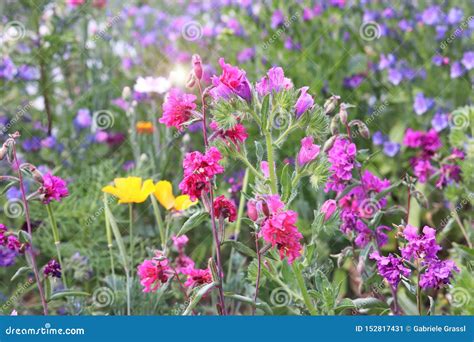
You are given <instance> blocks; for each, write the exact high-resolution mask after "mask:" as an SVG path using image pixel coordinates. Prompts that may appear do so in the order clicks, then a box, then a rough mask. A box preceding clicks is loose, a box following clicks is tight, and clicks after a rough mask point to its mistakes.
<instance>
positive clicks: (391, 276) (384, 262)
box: [370, 252, 411, 289]
mask: <svg viewBox="0 0 474 342" xmlns="http://www.w3.org/2000/svg"><path fill="white" fill-rule="evenodd" d="M370 258H371V259H375V260H376V261H377V269H378V271H379V274H380V275H381V276H382V277H384V278H385V279H386V280H387V282H388V283H389V284H390V285H391V286H392V288H394V289H396V288H397V286H398V283H399V282H400V281H401V280H402V278H403V277H408V276H409V275H410V273H411V271H410V269H409V268H406V267H405V266H404V265H403V261H402V259H401V258H397V257H395V256H393V255H392V254H389V255H388V256H386V257H385V256H381V255H380V254H379V253H378V252H373V253H372V254H370Z"/></svg>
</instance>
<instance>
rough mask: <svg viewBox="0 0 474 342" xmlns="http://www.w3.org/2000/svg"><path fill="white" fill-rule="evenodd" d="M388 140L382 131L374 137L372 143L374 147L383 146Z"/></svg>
mask: <svg viewBox="0 0 474 342" xmlns="http://www.w3.org/2000/svg"><path fill="white" fill-rule="evenodd" d="M386 140H387V138H386V137H385V136H384V135H383V133H382V132H380V131H377V132H375V133H374V134H373V135H372V142H373V143H374V145H377V146H378V145H382V144H383V143H384V142H385V141H386Z"/></svg>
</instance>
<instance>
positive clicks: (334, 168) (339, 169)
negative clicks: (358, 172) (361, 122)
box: [324, 138, 357, 192]
mask: <svg viewBox="0 0 474 342" xmlns="http://www.w3.org/2000/svg"><path fill="white" fill-rule="evenodd" d="M356 152H357V149H356V146H355V144H353V143H351V142H350V141H349V140H347V139H344V138H338V139H336V141H335V142H334V145H333V146H332V147H331V149H330V150H329V151H328V160H329V162H330V163H331V166H330V168H329V170H330V171H331V175H330V176H329V181H328V182H327V183H326V187H325V189H324V191H325V192H329V191H331V190H333V191H336V192H339V191H342V190H343V189H344V187H345V184H346V183H347V181H349V180H351V179H352V169H353V168H354V161H355V155H356Z"/></svg>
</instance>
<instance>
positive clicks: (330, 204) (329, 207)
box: [321, 199, 337, 221]
mask: <svg viewBox="0 0 474 342" xmlns="http://www.w3.org/2000/svg"><path fill="white" fill-rule="evenodd" d="M336 209H337V203H336V201H335V200H332V199H331V200H327V201H326V202H324V203H323V205H322V206H321V212H322V213H324V220H325V221H327V220H329V218H330V217H331V216H332V214H334V212H335V211H336Z"/></svg>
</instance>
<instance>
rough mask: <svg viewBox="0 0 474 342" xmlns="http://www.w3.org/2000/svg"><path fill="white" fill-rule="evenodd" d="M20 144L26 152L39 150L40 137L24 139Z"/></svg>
mask: <svg viewBox="0 0 474 342" xmlns="http://www.w3.org/2000/svg"><path fill="white" fill-rule="evenodd" d="M21 146H22V147H23V149H24V150H25V151H26V152H35V151H39V150H40V149H41V139H40V138H39V137H31V138H30V139H25V140H24V141H23V143H22V144H21Z"/></svg>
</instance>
